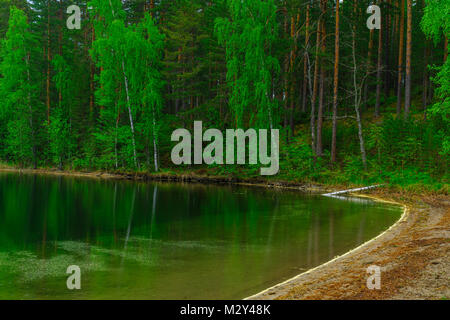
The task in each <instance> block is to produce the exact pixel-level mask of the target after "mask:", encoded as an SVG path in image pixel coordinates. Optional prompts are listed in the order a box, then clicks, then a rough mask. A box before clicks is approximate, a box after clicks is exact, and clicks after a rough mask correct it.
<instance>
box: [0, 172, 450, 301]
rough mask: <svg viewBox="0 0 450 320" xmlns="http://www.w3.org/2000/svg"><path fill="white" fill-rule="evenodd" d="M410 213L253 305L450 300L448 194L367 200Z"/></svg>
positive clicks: (190, 178)
mask: <svg viewBox="0 0 450 320" xmlns="http://www.w3.org/2000/svg"><path fill="white" fill-rule="evenodd" d="M0 172H23V173H33V174H45V175H49V174H50V175H58V176H61V175H62V176H75V177H89V178H100V179H130V180H157V181H181V182H200V183H203V182H204V183H236V184H244V185H258V186H266V187H275V188H278V187H281V188H292V189H297V190H300V191H312V192H320V191H331V190H335V186H329V187H327V186H323V185H313V184H305V185H300V184H298V183H294V182H292V183H290V182H285V181H279V182H277V181H264V180H261V181H260V180H257V179H252V178H250V179H239V180H236V179H233V178H230V177H210V176H208V175H202V174H198V173H192V172H191V173H187V174H159V175H153V174H152V175H148V174H120V173H118V174H115V173H105V172H85V173H83V172H64V171H59V170H49V169H37V170H32V169H22V170H20V169H14V168H11V167H9V166H2V165H0ZM359 195H360V196H367V197H371V198H375V199H378V200H380V201H388V202H395V203H397V204H401V205H403V206H404V207H405V213H404V214H403V216H402V218H401V219H400V220H399V221H398V222H397V223H396V224H395V225H394V226H392V227H391V228H390V229H389V230H387V231H386V232H385V233H383V234H382V235H380V236H378V237H377V238H375V239H373V240H371V241H369V242H367V243H366V244H364V245H362V246H360V247H358V248H356V249H354V250H352V251H350V252H348V253H346V254H344V255H342V256H340V257H337V258H336V259H334V260H332V261H330V262H328V263H325V264H323V265H321V266H318V267H317V268H314V269H312V270H310V271H307V272H305V273H302V274H300V275H298V276H296V277H295V278H293V279H291V280H288V281H286V282H283V283H282V284H279V285H276V286H274V287H272V288H269V289H267V290H265V291H263V292H262V293H259V294H257V295H254V296H252V297H250V298H249V299H310V300H318V299H320V300H324V299H331V300H335V299H349V300H351V299H364V300H366V299H368V300H371V299H450V273H449V270H450V198H449V196H448V195H445V194H435V195H431V194H430V195H427V194H410V193H402V192H401V191H398V192H392V191H390V190H385V189H378V190H372V191H367V192H365V195H361V194H359ZM371 265H376V266H380V268H381V289H380V290H369V289H368V288H367V284H366V281H367V278H368V276H369V274H368V273H367V271H366V270H367V267H369V266H371Z"/></svg>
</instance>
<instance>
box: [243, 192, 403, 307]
mask: <svg viewBox="0 0 450 320" xmlns="http://www.w3.org/2000/svg"><path fill="white" fill-rule="evenodd" d="M369 198H371V197H369ZM372 199H373V200H374V201H377V202H384V203H391V204H396V205H400V206H402V207H403V214H402V216H401V217H400V219H399V220H398V221H397V222H396V223H394V224H393V225H392V226H391V227H390V228H389V229H387V230H386V231H384V232H383V233H381V234H379V235H378V236H376V237H375V238H372V239H371V240H369V241H367V242H365V243H363V244H361V245H360V246H358V247H356V248H355V249H352V250H350V251H348V252H347V253H344V254H343V255H341V256H337V257H335V258H334V259H332V260H330V261H328V262H325V263H324V264H321V265H318V266H317V267H315V268H312V269H309V270H308V271H306V272H303V273H301V274H299V275H296V276H295V277H293V278H290V279H288V280H286V281H283V282H281V283H278V284H276V285H274V286H272V287H270V288H268V289H265V290H263V291H261V292H259V293H257V294H254V295H251V296H249V297H247V298H244V299H243V300H261V298H259V299H258V296H261V295H263V294H265V293H267V292H269V291H271V290H273V289H275V288H278V287H281V286H283V285H285V284H288V283H290V282H293V281H295V280H297V279H299V278H300V277H302V276H304V275H306V274H309V273H311V272H313V271H315V270H317V269H319V268H322V267H325V266H327V265H329V264H331V263H333V262H335V261H337V260H339V259H341V258H344V257H346V256H348V255H350V254H352V253H354V252H355V251H357V250H359V249H361V248H363V247H365V246H368V245H369V244H370V243H372V242H374V241H375V240H377V239H378V238H380V237H382V236H384V235H385V234H386V233H388V232H389V231H391V230H392V229H394V228H395V227H397V226H398V225H399V224H400V223H401V222H403V221H404V220H406V218H407V217H408V213H409V209H408V207H407V206H406V205H403V204H401V203H398V202H394V201H386V200H381V199H376V198H372Z"/></svg>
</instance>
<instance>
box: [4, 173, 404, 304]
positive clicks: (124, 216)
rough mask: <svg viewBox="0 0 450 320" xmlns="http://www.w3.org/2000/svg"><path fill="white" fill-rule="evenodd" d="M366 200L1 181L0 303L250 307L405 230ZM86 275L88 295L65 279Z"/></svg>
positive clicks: (191, 187)
mask: <svg viewBox="0 0 450 320" xmlns="http://www.w3.org/2000/svg"><path fill="white" fill-rule="evenodd" d="M401 211H402V210H401V208H400V207H397V206H393V205H388V204H381V203H377V202H373V201H371V200H365V199H355V198H348V199H347V198H345V199H344V200H342V199H333V198H327V197H323V196H320V195H310V194H303V193H300V192H295V191H287V190H273V189H263V188H256V187H254V188H253V187H252V188H250V187H249V188H247V187H237V186H216V185H197V184H163V183H138V182H128V181H104V180H95V179H82V178H69V177H48V176H39V175H28V174H23V175H19V174H13V173H0V299H240V298H244V297H246V296H249V295H251V294H255V293H257V292H259V291H261V290H263V289H265V288H267V287H269V286H272V285H274V284H276V283H278V282H281V281H283V280H286V279H288V278H290V277H292V276H294V275H296V274H299V273H301V272H303V271H306V270H307V269H309V268H312V267H314V266H317V265H319V264H321V263H324V262H326V261H328V260H330V259H332V258H333V257H335V256H336V255H340V254H343V253H345V252H346V251H348V250H351V249H352V248H354V247H356V246H358V245H359V244H361V243H363V242H365V241H367V240H368V239H370V238H373V237H374V236H376V235H377V234H379V233H381V232H382V231H384V230H386V229H387V228H388V227H389V226H390V225H392V224H393V223H395V221H396V220H398V218H399V217H400V215H401ZM71 265H77V266H79V267H80V269H81V290H74V291H71V290H68V289H67V285H66V281H67V278H68V276H69V275H67V274H66V270H67V268H68V267H69V266H71Z"/></svg>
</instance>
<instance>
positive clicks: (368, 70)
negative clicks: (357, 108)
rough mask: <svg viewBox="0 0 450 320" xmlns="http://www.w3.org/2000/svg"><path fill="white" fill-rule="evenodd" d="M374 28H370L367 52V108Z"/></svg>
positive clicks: (365, 88) (365, 89)
mask: <svg viewBox="0 0 450 320" xmlns="http://www.w3.org/2000/svg"><path fill="white" fill-rule="evenodd" d="M373 30H374V29H371V30H370V36H369V50H368V53H367V72H366V81H365V83H364V108H365V109H367V108H368V105H367V94H368V90H369V77H370V73H371V72H372V50H373Z"/></svg>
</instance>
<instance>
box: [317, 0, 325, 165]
mask: <svg viewBox="0 0 450 320" xmlns="http://www.w3.org/2000/svg"><path fill="white" fill-rule="evenodd" d="M325 10H326V1H324V6H323V11H322V13H323V14H322V16H324V14H325ZM321 32H322V36H321V38H322V40H321V54H322V56H323V55H324V54H325V51H326V43H325V36H326V32H325V21H324V20H322V31H321ZM324 81H325V69H324V67H323V61H321V66H320V84H319V110H318V112H317V151H316V153H317V156H319V157H321V156H323V144H322V129H323V109H324V89H325V88H324V85H325V84H324Z"/></svg>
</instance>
